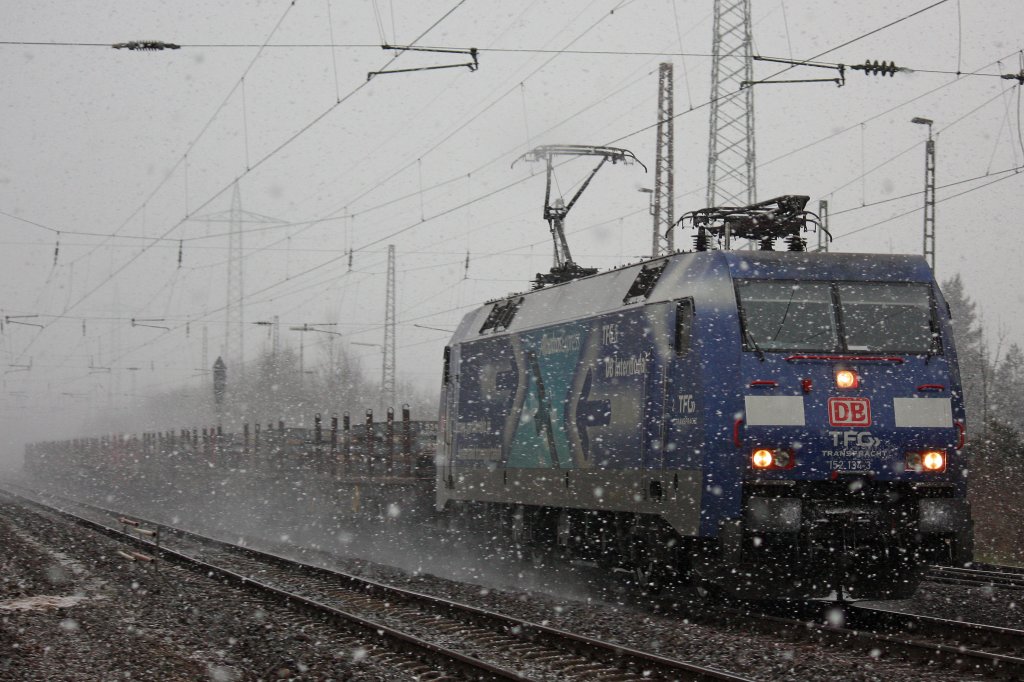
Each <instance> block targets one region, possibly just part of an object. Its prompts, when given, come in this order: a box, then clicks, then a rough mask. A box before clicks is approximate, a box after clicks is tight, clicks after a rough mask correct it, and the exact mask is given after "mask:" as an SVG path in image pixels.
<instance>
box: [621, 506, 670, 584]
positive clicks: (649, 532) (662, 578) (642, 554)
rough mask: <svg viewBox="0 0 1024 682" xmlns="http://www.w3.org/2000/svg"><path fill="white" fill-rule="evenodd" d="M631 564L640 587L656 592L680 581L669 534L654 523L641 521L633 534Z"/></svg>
mask: <svg viewBox="0 0 1024 682" xmlns="http://www.w3.org/2000/svg"><path fill="white" fill-rule="evenodd" d="M630 536H631V537H630V539H629V553H630V556H629V565H630V569H631V572H632V574H633V579H634V581H635V582H636V584H637V587H639V588H640V589H642V590H644V591H646V592H650V593H652V594H656V593H658V592H661V591H663V590H665V589H666V588H668V587H669V586H670V585H672V584H674V583H675V582H676V581H677V578H678V576H677V573H676V570H675V566H674V564H673V562H672V557H673V552H672V550H671V549H670V548H669V547H668V538H667V537H666V535H665V534H664V533H663V532H660V531H659V530H658V529H657V528H656V527H655V526H654V525H653V524H649V523H644V522H641V521H638V522H637V523H636V524H635V525H634V527H633V530H632V532H631V534H630Z"/></svg>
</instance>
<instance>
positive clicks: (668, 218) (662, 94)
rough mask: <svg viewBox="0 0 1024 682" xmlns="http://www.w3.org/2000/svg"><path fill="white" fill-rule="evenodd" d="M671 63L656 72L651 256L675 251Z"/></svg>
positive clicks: (665, 64) (663, 64) (664, 64)
mask: <svg viewBox="0 0 1024 682" xmlns="http://www.w3.org/2000/svg"><path fill="white" fill-rule="evenodd" d="M673 112H674V106H673V96H672V64H671V63H662V64H661V66H660V67H659V69H658V150H657V154H656V156H655V160H654V234H653V236H652V240H651V257H652V258H657V257H658V256H662V255H665V254H669V253H672V252H673V251H675V239H674V234H675V230H673V229H672V226H673V225H674V224H675V199H674V197H675V178H674V175H673V173H674V170H673V169H674V167H675V155H674V152H673V148H674V141H673V120H674V118H673Z"/></svg>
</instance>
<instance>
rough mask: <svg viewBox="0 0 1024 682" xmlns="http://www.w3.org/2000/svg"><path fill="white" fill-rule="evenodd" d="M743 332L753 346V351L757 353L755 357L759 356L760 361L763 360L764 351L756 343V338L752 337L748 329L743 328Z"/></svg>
mask: <svg viewBox="0 0 1024 682" xmlns="http://www.w3.org/2000/svg"><path fill="white" fill-rule="evenodd" d="M743 334H744V336H746V337H747V341H749V342H750V345H751V346H753V347H754V352H755V353H757V357H759V358H761V362H764V351H763V350H761V347H760V346H758V345H757V339H755V338H754V335H753V334H752V333H751V332H750V330H749V329H744V330H743Z"/></svg>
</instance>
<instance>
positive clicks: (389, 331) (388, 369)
mask: <svg viewBox="0 0 1024 682" xmlns="http://www.w3.org/2000/svg"><path fill="white" fill-rule="evenodd" d="M382 355H383V359H382V361H381V374H380V399H381V402H382V403H383V407H384V409H387V408H389V407H394V405H395V245H394V244H388V283H387V291H386V293H385V296H384V348H383V353H382Z"/></svg>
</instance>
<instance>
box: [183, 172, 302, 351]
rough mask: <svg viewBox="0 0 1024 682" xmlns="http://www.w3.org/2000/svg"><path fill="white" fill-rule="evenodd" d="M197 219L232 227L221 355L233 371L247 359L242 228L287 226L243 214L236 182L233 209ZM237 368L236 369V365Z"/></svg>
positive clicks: (266, 218)
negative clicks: (247, 225) (247, 226)
mask: <svg viewBox="0 0 1024 682" xmlns="http://www.w3.org/2000/svg"><path fill="white" fill-rule="evenodd" d="M194 219H195V220H201V221H204V222H210V223H214V222H220V223H228V224H229V229H228V261H227V266H228V276H227V295H226V297H225V309H224V313H225V315H224V318H225V322H224V352H223V353H222V354H221V355H222V357H223V358H224V361H225V362H226V363H227V364H228V366H229V367H230V366H232V364H233V363H235V362H238V363H241V361H242V360H243V359H244V357H245V336H244V328H245V326H244V322H245V319H244V318H245V313H244V306H243V303H244V301H245V279H244V276H243V275H244V272H243V267H242V264H243V260H244V256H243V253H242V232H243V227H244V225H245V223H259V224H261V225H283V224H284V223H283V221H280V220H277V219H276V218H271V217H269V216H265V215H260V214H259V213H252V212H251V211H245V210H242V194H241V191H240V190H239V189H238V183H237V182H236V183H235V185H234V190H233V191H232V193H231V208H230V209H228V210H227V211H219V212H217V213H210V214H207V215H203V216H197V217H195V218H194ZM234 366H235V368H236V369H237V365H234Z"/></svg>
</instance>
